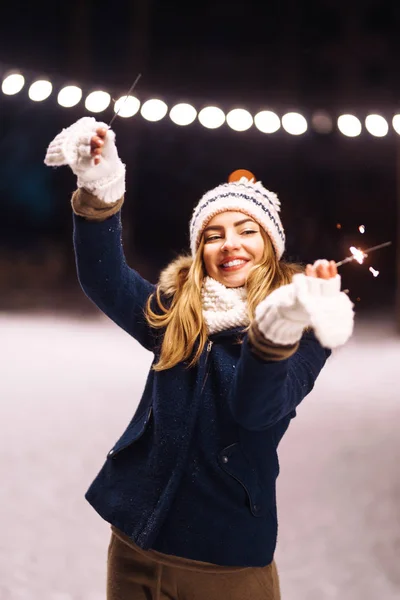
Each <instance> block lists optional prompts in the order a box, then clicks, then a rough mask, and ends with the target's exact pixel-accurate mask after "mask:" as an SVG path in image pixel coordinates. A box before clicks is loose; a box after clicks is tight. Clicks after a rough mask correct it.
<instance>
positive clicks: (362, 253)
mask: <svg viewBox="0 0 400 600" xmlns="http://www.w3.org/2000/svg"><path fill="white" fill-rule="evenodd" d="M391 243H392V242H384V243H383V244H379V245H378V246H372V248H367V250H361V249H360V248H355V247H354V246H351V248H350V252H351V256H348V257H347V258H344V259H343V260H340V261H339V262H337V263H336V266H337V267H341V266H342V265H345V264H346V263H348V262H351V261H352V260H356V261H357V262H358V263H359V264H360V265H361V264H362V263H363V262H364V259H365V258H367V256H368V255H369V254H371V252H375V251H376V250H380V249H381V248H386V247H387V246H390V245H391ZM375 277H376V276H375Z"/></svg>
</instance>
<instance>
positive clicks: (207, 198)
mask: <svg viewBox="0 0 400 600" xmlns="http://www.w3.org/2000/svg"><path fill="white" fill-rule="evenodd" d="M45 162H46V164H48V165H53V166H58V165H61V164H68V165H70V167H71V168H72V170H73V172H74V173H75V174H76V175H77V176H78V190H77V192H75V194H74V195H73V198H72V207H73V211H74V244H75V252H76V261H77V268H78V276H79V281H80V283H81V286H82V288H83V290H84V291H85V293H86V294H87V296H88V297H89V298H90V299H91V300H92V301H93V302H94V303H95V304H96V305H97V306H98V307H99V308H100V309H101V310H102V311H103V312H104V313H105V314H106V315H108V316H109V317H110V318H111V319H112V320H113V321H114V322H115V323H117V324H118V325H119V326H120V327H122V328H123V329H124V330H125V331H127V332H128V333H129V334H130V335H132V336H133V337H134V338H135V339H136V340H138V341H139V342H140V343H141V344H142V345H143V346H144V347H145V348H146V349H147V350H150V351H152V352H153V353H154V361H153V364H152V367H151V369H150V372H149V375H148V379H147V382H146V385H145V389H144V392H143V395H142V398H141V400H140V402H139V405H138V408H137V410H136V413H135V414H134V416H133V418H132V420H131V422H130V423H129V425H128V427H127V428H126V430H125V432H124V433H123V434H122V436H121V437H120V439H119V440H118V441H117V443H116V444H115V445H114V447H113V448H112V449H111V450H110V452H109V453H108V456H107V459H106V462H105V464H104V465H103V467H102V468H101V470H100V472H99V474H98V475H97V477H96V478H95V480H94V482H93V483H92V484H91V486H90V488H89V490H88V492H87V494H86V498H87V500H88V501H89V502H90V504H91V505H92V506H93V507H94V508H95V510H96V511H97V512H98V513H99V514H100V515H101V516H102V517H103V518H104V519H105V520H106V521H108V522H109V523H110V524H111V526H112V535H111V542H110V546H109V553H108V580H107V593H108V595H107V597H108V600H133V599H138V600H140V599H143V600H145V599H149V598H151V599H153V600H158V599H161V598H169V599H177V598H179V599H180V600H217V599H218V600H221V599H222V598H223V599H229V600H236V599H238V600H239V599H240V600H246V599H250V598H251V599H252V600H256V599H262V598H263V599H270V600H277V599H279V598H280V592H279V583H278V576H277V571H276V567H275V563H274V552H275V546H276V536H277V513H276V495H275V485H276V478H277V476H278V473H279V465H278V458H277V447H278V444H279V442H280V440H281V439H282V436H283V435H284V433H285V432H286V430H287V428H288V426H289V423H290V421H291V419H292V418H293V417H295V416H296V408H297V406H298V405H299V403H300V402H301V401H302V399H303V398H304V397H305V396H306V395H307V394H308V393H309V392H310V391H311V389H312V388H313V386H314V382H315V380H316V378H317V376H318V374H319V372H320V370H321V369H322V367H323V365H324V364H325V361H326V358H327V357H328V355H329V353H330V349H331V348H334V347H336V346H339V345H340V344H343V343H345V342H346V341H347V339H348V338H349V337H350V335H351V333H352V328H353V307H352V306H353V305H352V303H351V302H350V300H349V299H348V297H347V296H346V294H344V293H343V292H341V291H340V277H339V275H337V271H336V267H335V265H334V263H332V262H331V263H328V261H318V262H317V263H315V264H314V265H313V266H311V265H308V266H307V268H306V272H305V273H301V272H300V271H301V269H300V268H299V267H297V266H295V265H291V264H287V263H285V262H282V260H281V257H282V254H283V251H284V246H285V236H284V231H283V227H282V224H281V220H280V217H279V207H280V204H279V200H278V198H277V196H276V195H275V194H274V193H272V192H269V191H268V190H266V189H265V188H264V187H263V186H262V185H261V183H260V182H255V181H254V178H253V177H252V175H251V174H249V173H248V172H247V173H246V174H247V177H241V174H242V175H243V173H239V174H238V176H237V177H236V178H235V177H233V178H232V179H231V181H230V182H229V183H227V184H223V185H220V186H218V187H217V188H215V189H214V190H211V191H209V192H207V193H206V194H205V195H204V196H203V198H202V199H201V200H200V202H199V203H198V204H197V206H196V208H195V209H194V212H193V216H192V219H191V223H190V246H191V254H190V255H188V256H184V257H180V258H178V259H177V260H175V261H174V262H173V263H172V264H171V265H169V266H168V267H167V268H166V270H165V271H164V272H163V273H162V274H161V277H160V280H159V283H158V285H157V286H155V285H153V284H151V283H149V282H148V281H145V280H144V279H143V278H142V277H141V276H140V275H139V274H138V273H137V272H136V271H134V270H133V269H131V268H129V267H128V266H127V264H126V261H125V258H124V254H123V249H122V245H121V218H120V209H121V205H122V202H123V194H124V192H125V167H124V165H123V164H122V162H121V160H120V159H119V157H118V153H117V150H116V146H115V135H114V133H113V132H112V131H110V130H107V126H106V125H104V124H102V123H97V122H96V121H95V120H94V119H93V118H89V117H85V118H83V119H80V120H79V121H78V122H77V123H75V124H74V125H72V126H71V127H69V128H68V129H66V130H63V131H62V132H61V133H60V134H59V135H58V136H57V137H56V138H55V139H54V140H53V142H52V143H51V144H50V146H49V148H48V152H47V155H46V159H45ZM113 401H118V399H115V400H114V399H113Z"/></svg>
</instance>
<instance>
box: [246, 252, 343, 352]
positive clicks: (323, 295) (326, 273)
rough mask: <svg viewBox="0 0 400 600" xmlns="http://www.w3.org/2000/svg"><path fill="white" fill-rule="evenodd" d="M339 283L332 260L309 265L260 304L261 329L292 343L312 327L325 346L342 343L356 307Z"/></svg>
mask: <svg viewBox="0 0 400 600" xmlns="http://www.w3.org/2000/svg"><path fill="white" fill-rule="evenodd" d="M340 283H341V281H340V275H338V272H337V267H336V265H335V263H334V262H333V261H331V262H329V261H327V260H318V261H316V262H315V263H314V264H313V265H307V268H306V271H305V273H298V274H297V275H294V276H293V282H292V283H291V284H288V285H283V286H281V287H280V288H278V289H276V290H274V291H273V292H272V293H271V294H270V295H269V296H267V297H266V299H265V300H263V301H262V302H261V303H260V304H259V305H258V306H257V308H256V311H255V320H256V322H257V325H258V328H259V330H260V332H261V333H262V334H263V335H264V337H265V338H266V339H268V340H270V341H272V342H274V343H276V344H280V345H290V344H294V343H295V342H297V341H298V340H299V339H300V338H301V335H302V333H303V330H304V329H305V328H306V327H312V329H314V332H315V335H316V337H317V339H318V340H319V341H320V343H321V344H322V346H324V347H325V348H336V347H337V346H341V345H342V344H344V343H345V342H347V340H348V339H349V337H350V336H351V334H352V331H353V321H354V311H353V304H352V302H351V301H350V299H349V298H348V296H347V295H346V294H345V293H344V292H341V291H340Z"/></svg>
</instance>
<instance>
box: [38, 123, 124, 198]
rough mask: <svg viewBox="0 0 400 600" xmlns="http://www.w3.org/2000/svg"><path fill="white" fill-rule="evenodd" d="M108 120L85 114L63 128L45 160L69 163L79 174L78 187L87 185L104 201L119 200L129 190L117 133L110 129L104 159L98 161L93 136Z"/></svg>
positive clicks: (104, 149) (51, 163)
mask: <svg viewBox="0 0 400 600" xmlns="http://www.w3.org/2000/svg"><path fill="white" fill-rule="evenodd" d="M99 127H104V128H105V129H108V126H107V125H106V124H105V123H101V122H98V121H96V120H95V119H94V118H93V117H83V118H82V119H79V121H77V122H76V123H74V124H73V125H71V126H70V127H67V129H63V130H62V131H61V133H59V134H58V135H57V136H56V137H55V138H54V140H53V141H52V142H51V143H50V145H49V147H48V148H47V153H46V157H45V159H44V162H45V164H46V165H47V166H52V167H59V166H62V165H69V166H70V167H71V169H72V171H73V173H75V175H77V177H78V187H82V188H85V189H86V190H87V191H89V192H90V193H91V194H93V195H94V196H97V198H100V200H103V202H104V203H106V204H108V203H111V202H115V201H116V200H119V199H120V198H121V196H123V194H124V192H125V165H124V164H123V163H122V161H121V159H120V158H119V156H118V152H117V147H116V145H115V133H114V132H113V131H112V130H111V129H110V130H108V131H107V135H106V136H105V139H104V146H103V149H102V153H101V155H100V157H99V158H100V163H99V164H98V165H95V164H94V158H95V157H93V156H91V147H90V140H91V139H92V137H93V136H95V135H97V133H96V130H97V129H98V128H99Z"/></svg>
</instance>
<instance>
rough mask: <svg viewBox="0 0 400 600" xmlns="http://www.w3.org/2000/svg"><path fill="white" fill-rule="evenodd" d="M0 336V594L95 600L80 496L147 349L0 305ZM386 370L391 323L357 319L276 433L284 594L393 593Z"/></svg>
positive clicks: (397, 574) (99, 589)
mask: <svg viewBox="0 0 400 600" xmlns="http://www.w3.org/2000/svg"><path fill="white" fill-rule="evenodd" d="M0 332H1V360H0V365H1V366H0V372H1V377H0V422H1V424H2V435H1V452H0V476H1V481H2V485H1V487H0V506H1V523H0V526H1V536H0V599H1V600H104V599H105V573H106V551H107V545H108V539H109V527H108V525H107V524H105V523H104V522H103V521H102V520H101V519H100V517H98V516H97V515H96V513H95V512H94V511H93V510H92V509H91V508H90V507H89V505H88V504H87V503H86V501H85V500H84V498H83V495H84V493H85V491H86V489H87V487H88V484H89V483H90V481H91V480H92V479H93V477H94V475H95V474H96V472H97V470H98V469H99V468H100V466H101V464H102V462H103V459H104V457H105V455H106V453H107V451H108V450H109V448H110V447H111V446H112V444H113V443H114V441H115V439H116V438H117V437H118V436H119V434H120V433H121V431H122V430H123V429H124V428H125V425H126V423H127V421H128V420H129V419H130V417H131V415H132V412H133V410H134V408H135V406H136V403H137V401H138V399H139V397H140V393H141V391H142V388H143V384H144V379H145V376H146V372H147V368H148V366H149V364H150V360H151V356H150V354H149V353H147V352H146V351H144V350H142V349H141V348H140V347H139V346H138V344H137V343H136V342H135V341H133V340H132V339H130V338H129V336H128V335H126V334H125V333H124V332H122V331H121V330H119V329H118V328H117V327H116V326H115V325H113V324H112V323H110V322H108V321H107V320H106V319H104V318H101V317H100V318H85V319H72V318H67V317H60V316H48V315H47V316H46V315H43V316H29V315H27V316H22V315H15V314H14V315H11V314H5V313H3V314H2V315H0ZM399 370H400V336H397V335H396V333H395V331H394V325H393V324H392V323H390V322H389V320H385V321H377V320H373V321H371V322H369V321H368V320H365V321H364V322H361V323H359V324H358V326H357V329H356V334H355V336H354V338H353V339H352V341H351V342H350V343H349V344H348V345H347V346H346V347H344V348H342V349H341V350H340V351H337V353H336V354H335V355H334V356H333V357H332V358H331V359H330V361H329V365H328V366H327V367H326V369H325V370H324V372H323V374H322V375H321V377H320V379H319V380H318V382H317V385H316V387H315V390H314V391H313V392H312V394H311V395H310V396H309V397H308V398H307V400H306V401H305V402H304V404H303V405H302V406H301V407H300V409H299V411H298V417H297V418H296V419H295V420H294V421H293V423H292V425H291V427H290V430H289V432H288V434H287V435H286V437H285V438H284V440H283V442H282V444H281V452H280V457H281V475H280V477H279V480H278V481H279V483H278V506H279V517H280V528H279V539H278V550H277V555H276V559H277V564H278V568H279V572H280V577H281V586H282V597H283V600H331V599H340V600H398V599H399V598H400V468H399V465H400V443H399V440H400V435H399V430H400V385H399V380H398V377H399ZM205 600H206V599H205ZM227 600H228V599H227Z"/></svg>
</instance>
